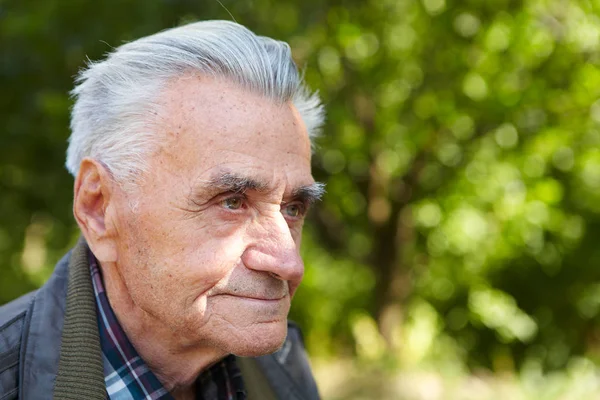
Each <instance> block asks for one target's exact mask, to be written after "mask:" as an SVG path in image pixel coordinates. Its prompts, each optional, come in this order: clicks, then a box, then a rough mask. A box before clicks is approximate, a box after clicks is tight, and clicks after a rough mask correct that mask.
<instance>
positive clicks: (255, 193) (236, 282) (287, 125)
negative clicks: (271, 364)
mask: <svg viewBox="0 0 600 400" xmlns="http://www.w3.org/2000/svg"><path fill="white" fill-rule="evenodd" d="M161 107H162V108H161V109H162V110H163V111H164V112H163V113H160V115H158V116H157V125H158V127H159V128H158V130H159V132H157V134H158V135H159V138H160V140H161V141H162V143H161V146H160V150H159V151H158V152H156V153H155V154H152V155H151V156H150V159H149V164H150V171H151V172H150V173H149V174H148V176H147V177H146V179H145V180H144V181H143V182H142V184H141V187H140V188H139V190H136V191H135V193H133V194H125V193H123V192H120V194H118V195H116V196H115V201H116V204H117V206H116V207H115V213H116V217H115V227H116V231H117V235H118V236H117V237H118V239H117V240H118V242H117V243H118V244H117V246H118V260H117V267H118V270H119V272H120V274H121V277H122V279H123V281H124V283H125V285H126V287H127V290H128V292H129V295H130V296H131V300H132V301H133V303H135V305H136V306H137V307H139V308H141V309H142V310H143V311H144V312H145V314H147V315H148V316H150V317H151V319H152V320H153V321H156V323H159V324H164V325H165V326H167V327H169V328H170V329H171V330H172V332H173V336H174V338H176V341H177V342H178V343H180V344H183V345H185V346H193V347H196V346H208V347H211V348H214V349H217V350H219V351H222V352H225V353H234V354H237V355H243V356H255V355H260V354H265V353H269V352H272V351H274V350H276V349H277V348H278V347H279V346H280V345H281V344H282V343H283V340H284V339H285V335H286V332H287V322H286V318H287V314H288V311H289V307H290V301H291V298H292V295H293V294H294V292H295V290H296V288H297V287H298V284H299V283H300V281H301V279H302V275H303V272H304V267H303V263H302V260H301V259H300V256H299V252H298V250H299V246H300V237H301V231H302V224H303V217H304V214H305V211H306V207H307V203H310V200H311V195H313V194H314V193H313V192H314V188H315V187H314V180H313V178H312V176H311V172H310V142H309V139H308V134H307V131H306V128H305V126H304V124H303V123H302V121H301V119H300V117H299V115H298V113H297V112H296V110H295V108H294V107H293V106H292V105H291V104H284V105H278V104H275V103H274V102H272V101H271V100H269V99H266V98H264V97H262V96H259V95H255V94H252V93H249V92H248V91H246V90H244V89H241V88H240V87H239V86H237V85H236V84H234V83H230V82H226V81H224V80H214V79H208V78H202V77H198V76H190V77H186V78H182V79H180V80H178V81H175V82H173V83H172V84H171V85H170V86H169V87H168V88H167V90H166V91H165V92H164V93H163V96H162V97H161ZM160 130H162V131H160ZM129 204H134V206H133V207H130V206H129Z"/></svg>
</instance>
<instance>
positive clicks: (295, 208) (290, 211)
mask: <svg viewBox="0 0 600 400" xmlns="http://www.w3.org/2000/svg"><path fill="white" fill-rule="evenodd" d="M283 213H284V214H285V215H286V216H288V217H291V218H299V217H302V216H303V215H304V213H305V207H304V206H303V205H302V204H298V203H292V204H288V205H286V206H284V207H283Z"/></svg>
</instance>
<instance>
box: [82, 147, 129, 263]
mask: <svg viewBox="0 0 600 400" xmlns="http://www.w3.org/2000/svg"><path fill="white" fill-rule="evenodd" d="M114 190H118V189H117V185H116V184H115V182H114V180H113V178H112V175H111V174H110V172H109V171H108V169H107V168H106V167H105V166H104V165H103V164H102V163H100V162H98V161H96V160H93V159H91V158H88V157H86V158H84V159H83V161H82V162H81V165H80V167H79V173H78V174H77V178H75V187H74V195H73V215H74V216H75V220H76V221H77V224H79V228H80V229H81V232H82V233H83V236H84V237H85V239H86V241H87V243H88V245H89V246H90V249H91V250H92V252H93V253H94V255H95V256H96V258H97V259H98V261H100V262H103V261H104V262H115V261H116V260H117V247H116V230H115V229H114V221H113V220H112V215H111V214H110V213H109V212H107V210H109V209H111V207H110V206H111V199H112V198H113V197H114V194H115V193H114ZM112 208H114V205H113V207H112Z"/></svg>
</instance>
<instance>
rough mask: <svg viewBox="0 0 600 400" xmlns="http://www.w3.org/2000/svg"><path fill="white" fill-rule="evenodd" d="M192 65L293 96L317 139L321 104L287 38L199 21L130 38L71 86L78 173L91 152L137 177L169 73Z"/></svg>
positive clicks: (120, 176) (280, 97) (274, 95)
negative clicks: (265, 35) (307, 82)
mask: <svg viewBox="0 0 600 400" xmlns="http://www.w3.org/2000/svg"><path fill="white" fill-rule="evenodd" d="M190 72H191V73H194V72H197V73H200V74H204V75H208V76H212V77H224V78H228V79H231V80H233V81H234V82H236V83H238V84H239V85H241V87H243V88H245V89H247V90H249V91H252V92H254V93H259V94H261V95H263V96H266V97H267V98H269V99H272V100H273V101H276V102H282V103H284V102H288V101H291V102H292V103H293V104H294V106H295V107H296V109H297V110H298V113H299V114H300V116H301V118H302V120H303V121H304V123H305V125H306V128H307V130H308V133H309V137H310V138H311V141H312V139H313V138H314V137H315V136H316V135H317V134H318V132H319V130H320V128H321V125H322V124H323V119H324V112H323V106H322V105H321V102H320V100H319V97H318V95H317V94H316V93H311V92H310V91H309V90H308V89H307V87H306V86H305V84H304V82H303V78H302V76H301V75H300V74H299V72H298V69H297V67H296V65H295V64H294V61H293V60H292V57H291V51H290V47H289V46H288V45H287V43H284V42H280V41H276V40H274V39H271V38H267V37H262V36H257V35H255V34H254V33H252V32H251V31H250V30H248V29H247V28H245V27H243V26H241V25H239V24H237V23H234V22H229V21H202V22H196V23H192V24H189V25H184V26H180V27H177V28H173V29H169V30H165V31H162V32H159V33H157V34H154V35H151V36H147V37H144V38H141V39H138V40H136V41H133V42H130V43H127V44H124V45H122V46H120V47H118V48H117V49H115V50H114V51H113V52H111V53H110V54H109V55H108V56H107V57H106V59H105V60H103V61H100V62H89V64H88V67H87V68H86V69H84V70H82V71H81V72H80V73H79V75H78V77H77V78H76V81H75V82H76V86H75V89H73V91H72V92H71V94H72V96H73V97H74V98H75V104H74V106H73V110H72V114H71V137H70V138H69V148H68V150H67V162H66V166H67V169H68V170H69V172H70V173H71V174H73V176H76V175H77V173H78V171H79V165H80V163H81V161H82V159H83V158H84V157H92V158H94V159H97V160H99V161H101V162H102V163H104V164H105V165H106V166H107V167H108V169H109V170H110V171H111V173H112V174H113V176H114V177H115V179H117V181H119V182H120V183H125V182H130V183H131V182H134V181H135V180H136V178H138V177H139V175H140V174H141V173H144V172H146V171H147V155H148V154H149V152H151V151H152V150H153V148H154V146H155V145H156V142H157V140H158V139H157V137H156V136H157V135H155V134H154V132H153V129H152V127H151V126H150V125H149V122H148V121H150V119H149V118H148V117H149V116H150V114H151V113H156V112H157V111H156V103H157V97H158V96H159V94H160V92H161V90H162V89H163V88H164V87H165V86H166V84H167V83H168V82H169V81H171V80H172V79H173V78H176V77H178V76H181V75H184V74H187V73H190Z"/></svg>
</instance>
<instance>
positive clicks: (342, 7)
mask: <svg viewBox="0 0 600 400" xmlns="http://www.w3.org/2000/svg"><path fill="white" fill-rule="evenodd" d="M223 4H224V5H225V6H226V7H227V8H228V10H229V11H230V12H231V14H232V15H233V16H234V17H235V19H236V20H237V21H238V22H240V23H242V24H244V25H246V26H248V27H249V28H250V29H252V30H254V31H255V32H257V33H259V34H263V35H268V36H273V37H276V38H279V39H281V40H285V41H288V42H289V43H290V45H291V46H292V49H293V52H294V56H295V58H296V60H297V62H298V64H299V65H300V66H301V67H304V68H305V70H306V78H307V80H308V81H309V84H310V85H311V86H312V87H313V88H316V89H318V90H319V91H320V93H321V96H322V98H323V100H324V102H325V104H326V106H327V112H328V122H327V125H326V127H325V129H324V135H323V137H322V138H321V139H320V140H319V149H318V151H317V153H316V155H315V157H314V175H315V178H316V179H318V180H321V181H325V182H327V184H328V194H327V196H326V197H325V199H324V202H323V204H321V206H320V207H319V208H318V209H317V210H315V212H314V213H313V215H312V216H311V218H310V221H309V222H308V223H307V226H306V228H305V231H306V232H305V241H304V248H303V252H304V257H305V261H306V264H307V270H306V278H305V281H304V283H303V286H302V287H301V289H300V290H299V292H298V294H297V297H296V299H295V305H294V309H293V317H294V318H295V319H297V320H299V321H300V322H301V324H302V325H303V327H304V329H305V334H306V337H307V344H308V347H309V350H310V352H311V353H312V354H313V355H315V356H321V357H332V356H336V357H339V356H341V355H346V356H349V357H358V358H359V359H361V360H366V361H367V362H369V360H370V361H378V362H380V363H383V365H388V366H390V367H394V366H398V365H417V364H418V365H421V364H423V363H425V364H427V363H433V364H435V365H445V364H444V363H448V364H449V365H452V366H453V368H458V369H461V368H465V369H470V370H477V369H478V368H488V369H491V370H493V371H497V372H507V371H508V372H510V371H515V370H522V371H530V370H532V368H533V369H534V370H541V371H545V370H553V369H559V368H563V367H566V366H568V365H571V364H569V363H570V362H571V361H572V360H573V359H574V358H573V357H575V356H580V357H584V358H582V359H583V360H588V361H589V360H592V361H594V362H595V361H597V360H599V358H600V347H599V345H600V316H599V313H600V268H599V266H600V245H599V244H598V238H599V237H600V101H599V99H600V58H599V54H600V53H599V50H600V1H598V0H571V1H562V0H529V1H513V0H490V1H485V2H483V1H476V0H465V1H449V0H422V1H417V0H361V1H328V2H320V1H315V0H305V1H287V2H280V1H279V2H278V1H274V0H251V1H243V2H242V1H239V2H234V1H223ZM209 18H210V19H213V18H219V19H230V16H229V14H228V12H227V11H226V10H225V9H224V8H222V7H221V5H220V4H219V3H218V2H217V1H214V2H213V1H204V2H199V1H186V0H162V1H159V0H153V1H147V0H146V1H141V0H127V1H123V0H120V1H116V0H105V1H102V2H90V1H84V0H69V1H66V0H63V1H57V0H43V1H42V0H20V1H16V0H4V1H0V82H1V87H2V96H0V118H1V120H2V134H1V135H0V303H2V302H6V301H9V300H11V299H12V298H14V297H16V296H18V295H19V294H21V293H23V292H26V291H28V290H31V289H32V288H34V287H36V286H38V285H40V284H41V283H42V282H43V281H44V279H46V278H47V276H48V275H49V274H50V273H51V270H52V267H53V265H54V263H55V262H56V261H57V260H58V258H59V257H60V256H61V255H62V254H63V253H64V252H65V251H66V250H67V249H68V248H69V247H70V245H72V244H73V242H74V240H75V239H76V237H77V236H78V233H77V229H76V226H75V223H74V221H73V218H72V216H71V210H70V208H71V193H72V178H70V177H69V176H68V174H67V172H66V171H65V170H64V168H63V167H62V164H63V163H64V154H65V149H66V140H67V138H68V135H69V130H68V119H69V115H68V112H69V106H70V104H71V102H70V100H69V97H68V91H69V90H70V89H71V87H72V78H73V76H74V75H75V74H76V72H77V70H78V69H79V68H81V67H82V66H83V65H84V63H85V60H86V58H87V57H89V58H90V59H92V60H94V59H99V58H101V57H102V55H103V53H105V52H107V51H108V50H110V48H111V46H118V45H119V44H121V43H123V42H124V41H128V40H132V39H134V38H137V37H140V36H144V35H147V34H150V33H153V32H156V31H158V30H161V29H165V28H168V27H171V26H175V25H177V24H180V23H184V22H188V21H192V20H197V19H209ZM578 359H581V358H578ZM586 362H587V361H586ZM586 365H587V364H586Z"/></svg>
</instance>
